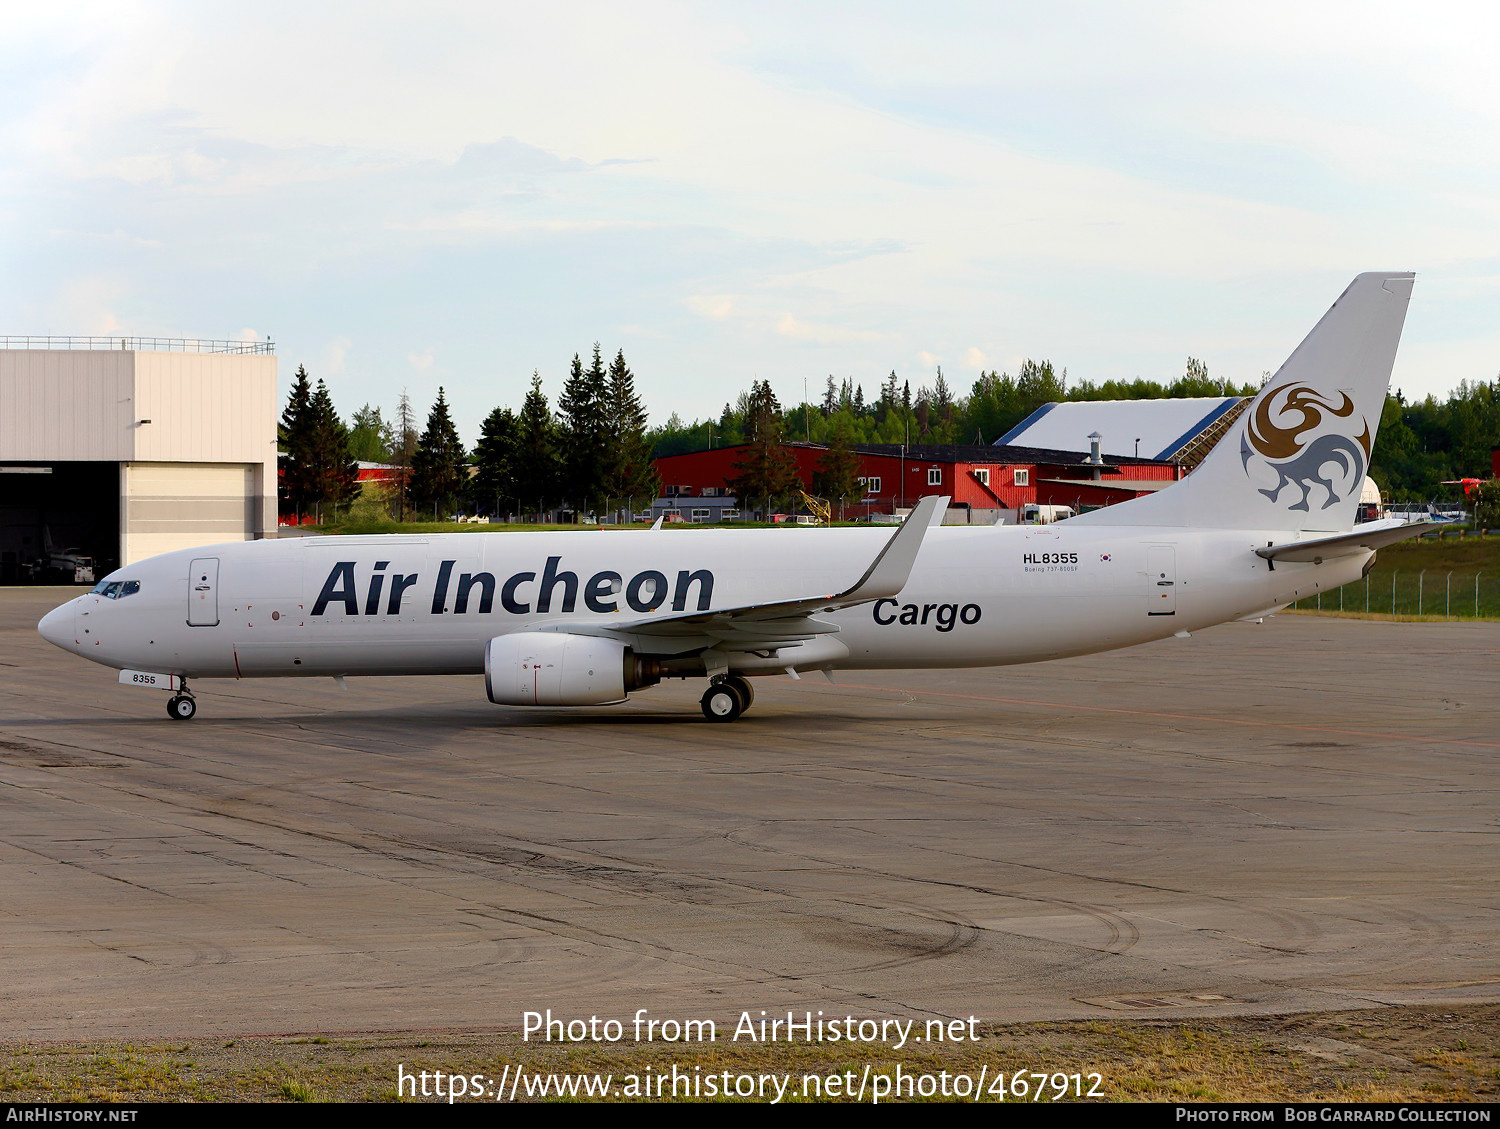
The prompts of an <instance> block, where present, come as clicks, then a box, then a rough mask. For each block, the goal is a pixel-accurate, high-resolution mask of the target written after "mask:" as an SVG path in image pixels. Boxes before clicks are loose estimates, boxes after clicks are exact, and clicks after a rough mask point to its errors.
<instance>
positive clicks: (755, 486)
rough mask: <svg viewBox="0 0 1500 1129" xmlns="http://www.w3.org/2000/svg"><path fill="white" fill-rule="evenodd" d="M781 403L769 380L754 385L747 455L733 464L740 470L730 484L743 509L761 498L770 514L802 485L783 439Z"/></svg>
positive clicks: (748, 410) (747, 413) (747, 423)
mask: <svg viewBox="0 0 1500 1129" xmlns="http://www.w3.org/2000/svg"><path fill="white" fill-rule="evenodd" d="M781 428H782V417H781V405H780V403H778V402H777V400H776V394H775V393H774V392H772V391H771V382H770V381H769V380H762V381H758V382H757V383H755V384H754V385H752V386H751V389H750V395H749V399H748V402H747V404H746V410H745V440H744V441H745V444H746V450H745V454H744V458H743V459H742V460H741V461H740V462H736V463H734V464H732V465H733V467H734V469H735V470H737V471H739V472H740V473H739V474H738V475H737V476H736V477H735V478H733V479H732V480H730V481H729V483H728V484H727V485H728V487H729V489H730V491H731V492H732V493H733V494H734V495H735V497H736V498H738V499H739V502H740V507H741V508H742V509H748V508H750V503H753V502H755V501H759V502H760V503H761V504H762V512H763V513H764V514H766V515H767V516H769V515H770V513H771V511H772V509H773V508H774V506H775V505H776V504H777V503H779V502H781V501H783V500H785V499H786V498H787V497H788V496H789V495H790V494H791V493H792V491H794V490H796V489H797V487H798V484H799V480H798V477H797V460H796V458H795V457H793V455H792V452H791V451H790V450H789V449H788V448H787V447H786V446H785V445H784V444H783V443H782V442H781Z"/></svg>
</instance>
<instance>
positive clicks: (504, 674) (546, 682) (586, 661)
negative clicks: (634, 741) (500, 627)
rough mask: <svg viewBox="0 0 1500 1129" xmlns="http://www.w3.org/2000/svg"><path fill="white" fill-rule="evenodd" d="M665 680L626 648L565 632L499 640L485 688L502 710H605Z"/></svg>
mask: <svg viewBox="0 0 1500 1129" xmlns="http://www.w3.org/2000/svg"><path fill="white" fill-rule="evenodd" d="M660 680H661V674H660V672H659V670H658V668H657V664H656V663H655V662H654V660H651V659H643V658H640V657H639V656H637V655H635V654H634V653H633V652H632V651H631V650H630V648H629V647H627V646H625V644H623V643H617V642H615V641H614V640H613V639H599V638H596V637H595V636H592V635H569V634H567V633H566V632H562V631H520V632H517V633H516V634H514V635H499V636H496V637H495V638H494V639H491V640H490V641H489V643H488V644H486V646H485V648H484V688H485V693H487V694H488V695H489V698H490V701H492V702H494V703H495V704H496V705H497V706H603V705H608V704H609V703H611V702H623V701H624V700H625V694H626V692H627V691H630V690H638V689H640V688H641V687H642V686H650V685H653V684H655V683H656V682H659V681H660Z"/></svg>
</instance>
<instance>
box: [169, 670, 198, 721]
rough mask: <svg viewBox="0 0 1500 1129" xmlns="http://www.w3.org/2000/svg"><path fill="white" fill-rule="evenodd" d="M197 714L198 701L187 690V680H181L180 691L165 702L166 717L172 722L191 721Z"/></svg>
mask: <svg viewBox="0 0 1500 1129" xmlns="http://www.w3.org/2000/svg"><path fill="white" fill-rule="evenodd" d="M197 712H198V701H197V699H196V698H194V697H193V694H192V691H191V690H189V689H188V688H187V679H185V678H184V679H183V680H182V689H181V690H180V691H179V692H178V693H176V694H173V695H172V696H171V698H169V699H168V700H167V716H168V717H170V718H171V719H172V720H173V721H192V720H193V715H195V714H196V713H197Z"/></svg>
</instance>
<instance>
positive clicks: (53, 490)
mask: <svg viewBox="0 0 1500 1129" xmlns="http://www.w3.org/2000/svg"><path fill="white" fill-rule="evenodd" d="M119 558H120V466H119V464H118V463H113V462H109V463H104V462H76V463H74V462H48V463H40V462H37V463H14V462H7V463H4V464H0V584H26V583H37V584H72V583H88V584H92V583H93V582H94V579H97V578H99V577H101V576H103V575H105V573H108V572H111V571H113V570H114V569H115V568H118V567H119ZM83 560H86V561H87V562H88V568H87V573H88V574H91V575H92V577H93V579H88V578H87V576H86V575H85V572H84V570H83V569H80V568H79V567H78V565H79V564H80V562H81V561H83Z"/></svg>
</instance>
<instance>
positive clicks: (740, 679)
mask: <svg viewBox="0 0 1500 1129" xmlns="http://www.w3.org/2000/svg"><path fill="white" fill-rule="evenodd" d="M724 681H725V682H728V683H730V684H731V685H732V686H733V687H734V688H735V689H736V690H738V691H739V692H740V700H741V701H742V702H744V703H745V704H744V707H743V709H741V711H740V712H741V713H743V712H744V711H745V710H748V709H749V708H750V707H751V706H753V705H755V687H754V686H752V685H750V680H749V679H748V678H746V677H744V676H743V675H739V674H731V675H730V676H729V677H728V678H726V679H724Z"/></svg>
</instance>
